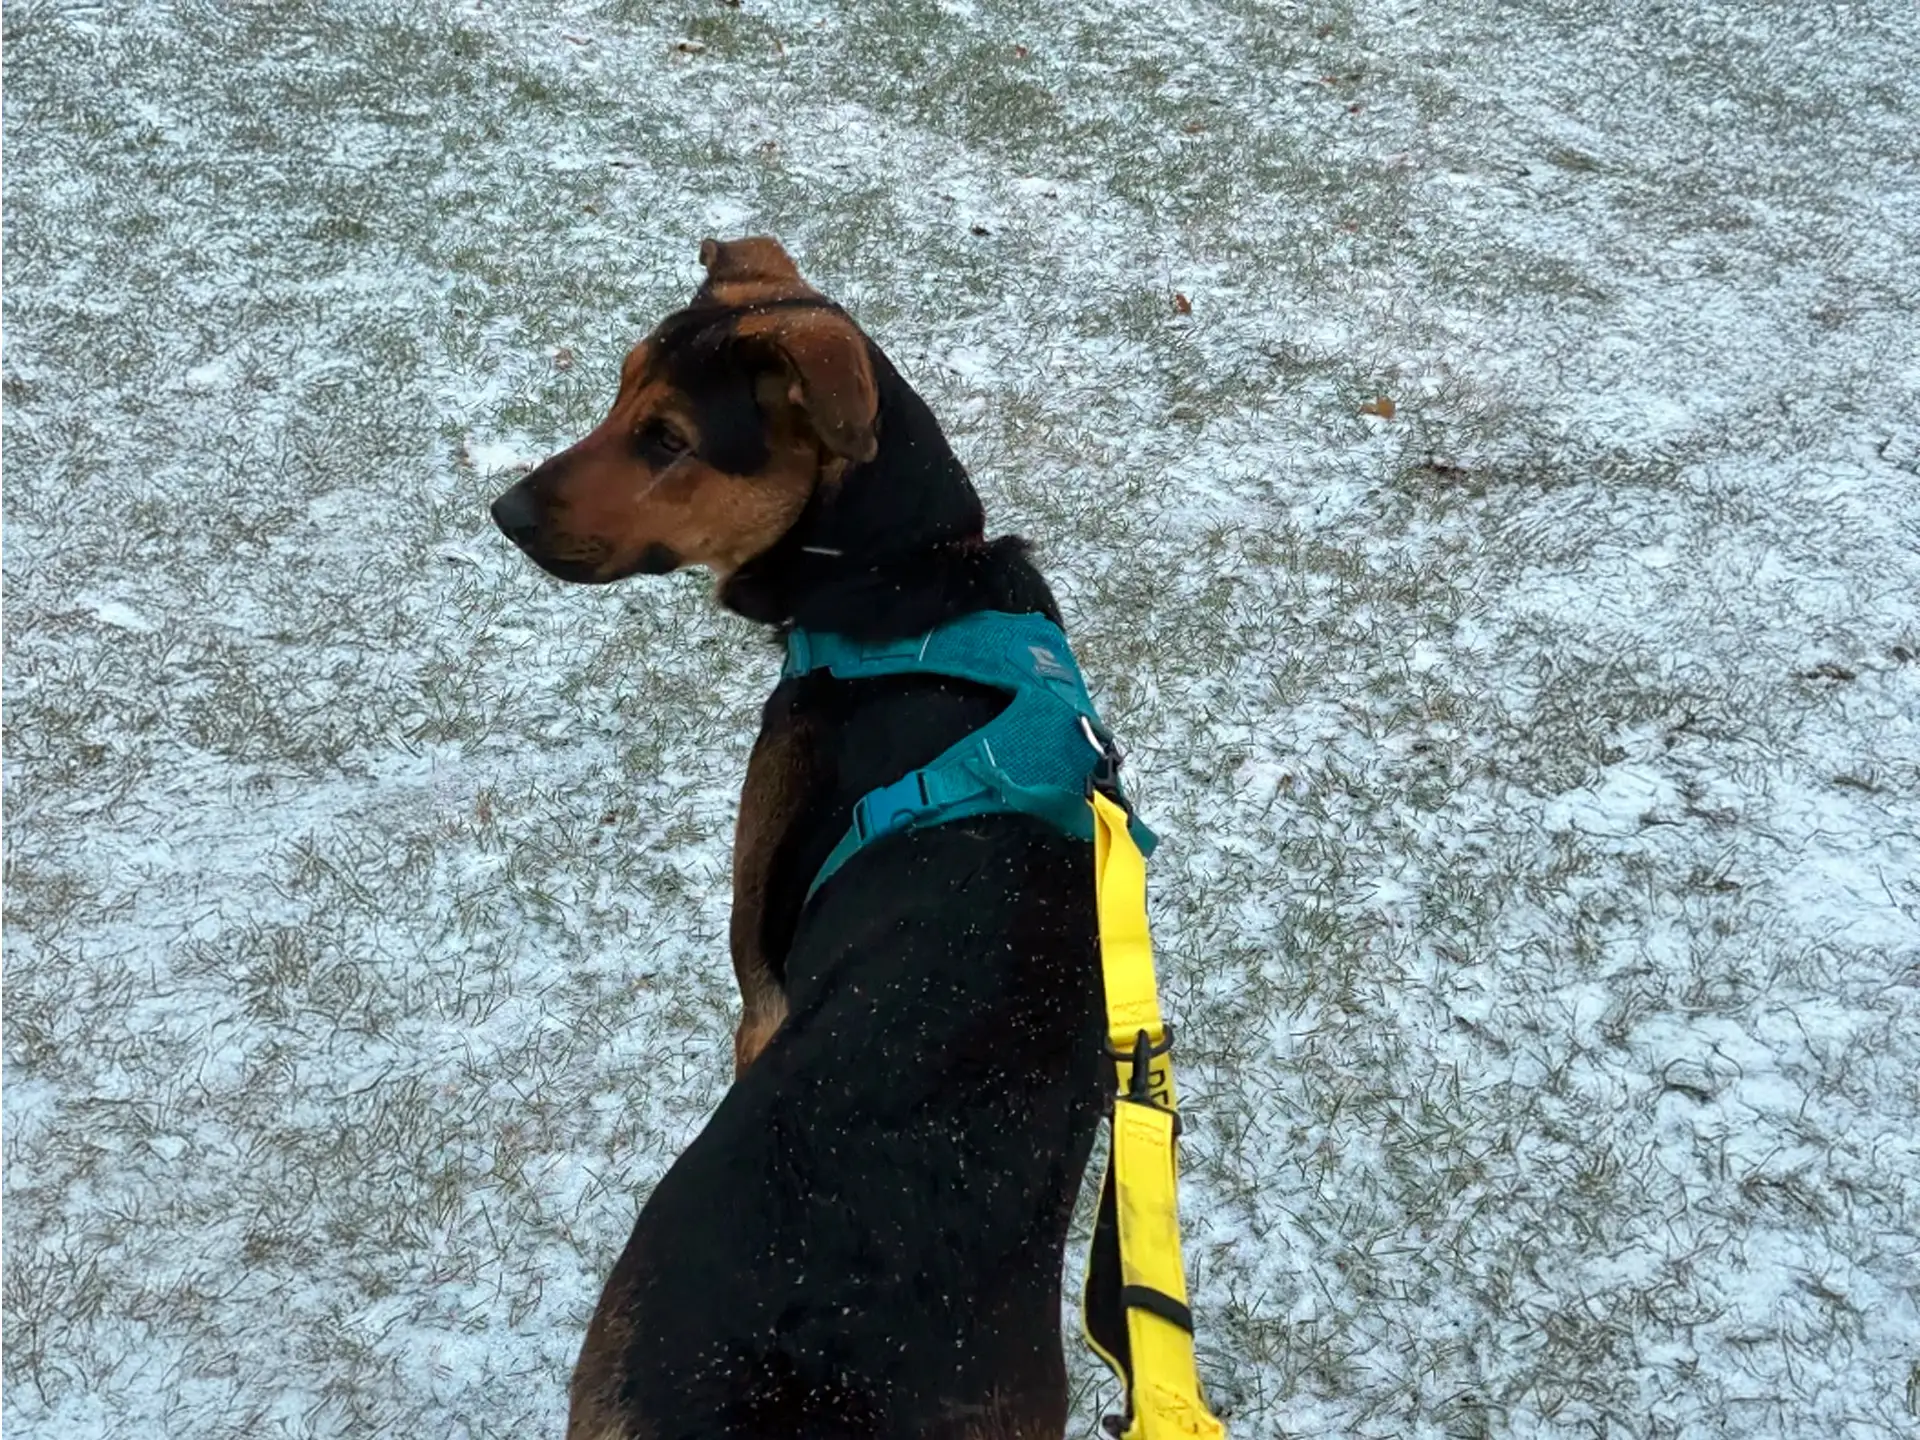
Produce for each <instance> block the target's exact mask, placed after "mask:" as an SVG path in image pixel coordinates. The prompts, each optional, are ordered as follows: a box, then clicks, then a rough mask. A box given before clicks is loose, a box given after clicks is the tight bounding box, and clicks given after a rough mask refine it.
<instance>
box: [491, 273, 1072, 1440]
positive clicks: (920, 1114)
mask: <svg viewBox="0 0 1920 1440" xmlns="http://www.w3.org/2000/svg"><path fill="white" fill-rule="evenodd" d="M700 258H701V261H702V263H703V264H704V265H705V266H706V269H707V279H706V282H705V283H704V284H703V285H702V286H701V287H700V288H699V290H698V292H697V293H696V294H695V295H694V297H693V302H692V304H691V305H689V306H688V307H687V308H686V309H684V310H681V311H679V312H677V313H676V314H673V315H671V316H669V317H668V318H667V319H665V320H664V321H662V322H661V323H660V325H659V326H658V327H657V328H656V329H655V330H654V331H653V333H652V334H650V335H649V336H647V337H646V339H644V340H642V341H641V342H640V344H639V345H638V346H636V347H635V348H634V350H633V351H632V353H631V354H629V355H628V356H627V359H626V363H625V365H624V367H623V369H622V372H621V379H620V390H619V394H618V396H617V397H616V398H615V400H614V404H613V410H612V412H611V413H610V414H609V415H608V416H607V418H606V420H605V421H604V422H602V423H601V425H600V426H599V427H598V428H597V429H595V430H594V431H593V432H592V433H591V434H590V435H588V436H587V437H586V438H585V439H584V440H582V441H580V442H579V443H578V444H577V445H575V446H573V447H572V448H571V449H569V450H566V451H564V452H563V453H561V454H559V455H556V456H554V457H553V458H552V459H550V460H548V461H547V462H546V463H544V464H543V465H541V466H540V467H539V468H538V469H537V470H535V471H534V472H533V473H532V474H530V475H528V476H527V477H526V478H525V479H524V480H522V481H521V482H520V483H519V484H517V485H515V486H514V487H513V488H512V489H511V490H509V491H508V492H507V493H506V494H504V495H502V496H501V497H500V498H499V500H497V501H496V502H495V503H494V506H493V514H494V518H495V520H496V521H497V522H498V524H499V526H500V528H501V529H502V530H504V531H505V532H506V533H507V535H508V536H510V537H511V538H512V539H513V540H514V542H515V543H516V544H518V545H519V546H520V547H521V548H522V549H523V550H525V551H526V553H527V554H528V555H529V556H531V557H532V558H533V559H534V560H535V561H537V562H538V563H539V564H540V565H542V566H543V567H545V568H546V569H547V570H549V571H550V572H552V573H553V574H555V575H557V576H559V577H561V578H562V579H565V580H576V581H582V582H586V583H604V582H608V581H613V580H619V579H622V578H623V577H626V576H629V575H634V574H659V573H662V572H665V571H668V570H673V569H676V568H678V567H680V566H685V565H705V566H707V567H708V568H709V569H711V570H712V571H713V572H714V574H715V575H716V576H717V577H718V582H719V598H720V601H721V603H722V604H723V605H725V606H727V607H728V608H729V609H732V610H734V611H737V612H738V613H739V614H741V615H744V616H746V617H747V618H749V619H751V620H755V621H760V622H762V623H764V624H766V625H769V626H773V627H776V628H777V629H785V628H787V627H791V626H794V625H800V626H804V627H806V628H808V629H810V630H821V631H829V632H838V633H841V634H845V635H849V636H852V637H855V638H859V639H881V638H893V637H900V636H909V635H916V634H919V633H921V632H924V631H926V630H928V629H930V628H932V627H933V626H935V625H937V624H939V623H941V622H943V621H945V620H949V619H951V618H953V617H955V616H958V615H962V614H966V613H970V612H973V611H978V610H988V609H991V610H1001V611H1011V612H1017V613H1039V614H1042V615H1045V616H1047V617H1049V618H1051V619H1053V620H1054V621H1056V622H1057V621H1058V619H1059V615H1058V612H1057V610H1056V609H1055V606H1054V602H1053V598H1052V596H1051V594H1050V593H1049V592H1048V589H1047V586H1046V583H1045V581H1044V580H1042V579H1041V577H1040V574H1039V572H1038V571H1037V570H1035V568H1034V567H1033V565H1032V564H1031V563H1029V561H1028V559H1027V557H1026V553H1025V546H1024V544H1023V543H1022V542H1021V541H1019V540H1017V539H1012V538H1002V539H998V540H993V541H988V540H987V539H985V537H984V535H983V529H982V527H983V523H984V521H983V515H982V512H981V507H980V501H979V498H978V496H977V495H976V494H975V493H974V490H973V487H972V485H971V483H970V482H969V481H968V479H967V474H966V471H965V469H964V468H962V466H961V464H960V462H959V461H958V460H957V459H955V458H954V455H953V452H952V450H951V449H950V448H949V447H948V445H947V442H946V439H945V437H944V436H943V435H942V434H941V431H940V427H939V425H938V424H937V423H936V422H935V420H934V418H933V416H932V414H931V413H930V412H929V411H928V409H927V407H926V405H925V403H924V402H922V401H921V399H920V398H919V396H917V395H916V394H915V393H914V392H913V390H911V389H910V388H909V387H908V386H907V384H906V382H905V381H904V380H902V379H901V378H900V376H899V374H898V373H897V372H896V371H895V370H894V368H893V366H892V365H891V364H889V363H888V361H887V358H886V356H884V355H883V354H881V352H880V350H879V348H878V347H877V346H875V345H874V344H873V342H872V341H871V340H869V339H868V338H867V337H866V336H865V335H864V334H863V333H862V332H861V331H860V329H859V328H858V327H857V326H856V325H855V324H854V323H853V321H852V320H851V319H849V318H848V316H847V315H846V313H845V312H844V311H842V310H840V309H839V308H838V307H836V306H834V305H832V304H831V303H830V302H828V301H826V300H825V299H824V298H823V297H821V296H820V295H819V294H818V293H817V292H816V291H814V290H813V289H811V288H810V287H809V286H808V285H807V284H806V283H805V282H804V281H803V280H802V279H801V278H800V275H799V272H798V271H797V270H796V269H795V268H794V265H793V262H792V261H791V260H790V259H789V258H788V257H787V254H786V252H785V251H784V250H782V249H781V247H780V246H779V245H778V244H777V243H776V242H775V241H773V240H769V239H748V240H737V241H732V242H728V243H725V244H721V243H716V242H714V241H711V240H709V241H707V242H706V243H705V245H703V246H702V248H701V257H700ZM1006 703H1007V697H1006V695H1005V694H1004V693H1002V692H1000V691H998V690H995V689H991V688H988V687H985V686H979V685H973V684H970V683H965V682H961V681H957V680H951V679H942V678H939V677H935V676H930V675H918V676H903V677H898V678H892V679H866V680H854V681H842V680H836V679H834V678H832V677H831V676H830V675H827V674H826V673H824V672H818V673H815V674H812V675H807V676H803V677H801V678H797V679H788V680H784V681H782V683H781V684H780V685H779V686H778V688H776V689H775V690H774V692H773V694H772V695H771V697H770V698H769V699H768V701H767V703H766V708H765V711H764V714H763V717H762V726H761V731H760V737H759V740H758V742H757V744H756V745H755V747H754V750H753V756H752V759H751V761H750V762H749V764H748V767H747V778H746V787H745V792H744V794H743V795H742V797H741V806H740V817H739V826H738V830H737V833H736V836H735V841H734V904H733V925H732V948H733V964H734V969H735V972H736V973H737V975H738V976H739V980H740V992H741V996H742V999H743V1001H744V1013H743V1015H742V1018H741V1021H740V1028H739V1031H738V1034H737V1036H736V1040H735V1050H734V1064H735V1082H734V1084H733V1087H732V1089H731V1090H730V1091H729V1092H728V1094H727V1096H726V1098H725V1099H724V1100H723V1101H722V1102H721V1104H720V1106H719V1108H718V1109H717V1110H716V1111H715V1112H714V1115H713V1118H712V1119H711V1121H709V1122H708V1124H707V1127H706V1129H705V1130H704V1131H702V1132H701V1134H700V1136H699V1138H698V1139H696V1140H695V1141H694V1142H693V1144H692V1145H691V1146H689V1147H688V1149H687V1151H686V1153H685V1154H683V1155H682V1156H681V1157H680V1158H679V1160H678V1161H677V1162H675V1164H674V1165H673V1167H672V1169H671V1170H669V1171H668V1172H667V1175H666V1176H665V1178H664V1179H662V1180H661V1182H660V1183H659V1185H658V1186H657V1187H656V1188H655V1189H654V1191H653V1194H652V1195H651V1197H649V1199H648V1200H647V1202H646V1205H645V1207H644V1208H643V1209H642V1210H641V1212H640V1218H639V1221H638V1223H637V1224H636V1225H635V1226H634V1231H633V1236H632V1238H631V1239H630V1240H629V1241H628V1242H627V1247H626V1250H625V1252H624V1253H623V1254H622V1255H621V1257H620V1260H619V1263H618V1264H617V1265H616V1266H615V1267H614V1271H613V1275H612V1277H611V1279H610V1280H609V1281H608V1282H607V1287H606V1290H605V1293H604V1294H603V1295H602V1296H601V1298H600V1304H599V1308H598V1309H597V1310H596V1312H595V1314H594V1317H593V1321H592V1324H591V1326H590V1328H589V1330H588V1333H587V1339H586V1343H585V1345H584V1347H583V1348H582V1351H581V1354H580V1360H579V1364H578V1366H577V1368H576V1369H575V1371H574V1376H573V1389H572V1413H571V1419H570V1421H569V1425H568V1435H569V1437H570V1440H695V1437H743V1440H745V1437H768V1440H772V1437H780V1440H814V1437H819V1440H840V1437H868V1436H872V1437H882V1436H884V1437H895V1436H898V1437H912V1440H948V1437H951V1440H1015V1437H1018V1440H1029V1437H1033V1440H1037V1437H1041V1436H1046V1437H1058V1436H1059V1435H1060V1434H1061V1433H1062V1431H1063V1429H1064V1426H1065V1420H1066V1406H1067V1394H1066V1374H1065V1367H1064V1364H1063V1360H1062V1355H1061V1341H1060V1331H1061V1305H1060V1277H1061V1259H1062V1250H1063V1247H1064V1245H1065V1241H1066V1236H1067V1223H1068V1216H1069V1212H1070V1211H1071V1210H1072V1208H1073V1203H1074V1197H1075V1195H1076V1194H1077V1192H1078V1190H1079V1186H1080V1179H1081V1174H1082V1171H1083V1170H1084V1168H1085V1166H1086V1163H1087V1156H1088V1151H1089V1149H1090V1148H1091V1146H1092V1143H1093V1137H1094V1132H1095V1130H1096V1128H1097V1127H1098V1124H1099V1121H1100V1117H1101V1113H1102V1105H1103V1094H1104V1088H1103V1082H1104V1080H1105V1079H1106V1077H1107V1076H1108V1074H1109V1073H1110V1070H1109V1067H1108V1066H1107V1064H1106V1062H1105V1061H1104V1060H1103V1058H1102V1039H1103V1034H1104V1020H1103V1014H1102V1009H1101V989H1100V985H1101V981H1100V973H1099V962H1098V953H1097V948H1098V947H1097V942H1096V935H1095V918H1094V910H1093V899H1092V882H1091V862H1090V858H1089V847H1088V846H1087V845H1086V844H1085V843H1083V842H1081V841H1077V840H1073V839H1070V838H1068V837H1067V836H1065V835H1063V834H1061V833H1060V832H1059V831H1057V830H1055V829H1054V828H1051V827H1050V826H1048V825H1046V824H1045V823H1043V822H1042V821H1039V820H1036V819H1033V818H1031V817H1028V816H1023V815H1013V814H1001V815H989V816H984V817H979V818H974V819H968V820H960V821H955V822H952V823H948V824H944V825H936V826H932V827H930V828H925V829H917V830H909V831H906V832H903V833H899V834H895V835H892V836H889V837H886V838H884V839H882V840H880V841H878V842H877V843H875V844H873V845H872V846H870V847H869V848H866V849H863V850H861V851H860V852H859V853H858V854H856V855H855V856H854V857H853V858H852V859H851V860H849V861H848V862H847V863H846V864H845V866H844V867H843V868H841V869H840V870H839V871H838V872H837V873H835V874H834V876H833V878H832V879H831V880H830V881H828V882H827V883H826V884H825V885H824V886H823V887H822V888H821V889H820V890H819V892H818V893H817V894H815V895H814V896H813V897H812V899H811V900H808V899H807V888H808V885H809V884H810V882H811V881H812V878H813V876H814V875H815V873H816V872H817V871H818V870H819V868H820V865H821V862H822V861H823V860H825V859H826V858H827V855H828V853H829V851H830V850H831V849H832V848H833V846H834V844H835V842H836V841H837V840H839V839H840V837H841V836H842V835H843V834H845V833H846V830H847V827H848V823H849V818H850V815H851V813H852V809H853V806H854V804H855V802H856V801H857V800H858V799H859V798H860V797H861V796H862V795H864V794H866V793H867V792H868V791H871V790H873V789H875V788H876V787H878V786H881V785H884V784H886V783H888V782H890V781H893V780H896V779H898V778H899V777H900V776H902V775H903V774H905V773H906V772H908V771H910V770H912V769H914V768H915V767H918V766H921V765H925V764H926V763H928V762H929V761H930V760H932V759H933V758H934V757H935V756H936V755H938V754H939V753H940V752H941V751H943V750H944V749H946V748H947V747H948V746H949V745H951V744H953V743H954V742H956V741H958V740H959V739H961V738H962V737H963V736H965V735H967V734H968V733H970V732H972V731H974V730H977V729H978V728H979V727H981V726H982V725H983V724H985V723H986V722H987V721H988V720H990V719H991V718H992V717H993V716H994V715H996V714H997V713H998V712H999V711H1000V709H1001V708H1002V707H1003V706H1004V705H1005V704H1006Z"/></svg>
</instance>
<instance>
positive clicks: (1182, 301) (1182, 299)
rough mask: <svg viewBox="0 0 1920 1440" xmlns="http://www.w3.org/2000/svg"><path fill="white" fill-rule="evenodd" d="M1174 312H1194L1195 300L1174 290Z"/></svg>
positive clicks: (1178, 313) (1181, 313)
mask: <svg viewBox="0 0 1920 1440" xmlns="http://www.w3.org/2000/svg"><path fill="white" fill-rule="evenodd" d="M1173 313H1174V314H1176V315H1191V314H1192V313H1193V302H1192V301H1191V300H1189V299H1188V298H1187V297H1186V296H1184V295H1182V294H1181V293H1180V292H1179V291H1178V290H1176V291H1174V292H1173Z"/></svg>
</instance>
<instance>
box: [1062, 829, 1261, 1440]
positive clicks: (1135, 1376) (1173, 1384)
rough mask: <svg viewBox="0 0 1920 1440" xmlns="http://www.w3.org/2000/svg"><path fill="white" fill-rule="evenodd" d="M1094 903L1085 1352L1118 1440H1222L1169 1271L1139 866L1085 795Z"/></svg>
mask: <svg viewBox="0 0 1920 1440" xmlns="http://www.w3.org/2000/svg"><path fill="white" fill-rule="evenodd" d="M1092 803H1093V857H1094V858H1093V866H1094V894H1095V899H1096V902H1097V905H1098V908H1099V916H1100V968H1101V975H1102V979H1103V982H1104V985H1105V988H1106V997H1107V1045H1108V1048H1109V1050H1110V1052H1111V1054H1112V1055H1113V1057H1114V1063H1115V1067H1116V1070H1117V1076H1118V1080H1119V1092H1118V1097H1117V1099H1116V1101H1115V1104H1114V1114H1113V1147H1112V1153H1111V1155H1110V1156H1109V1158H1108V1161H1107V1173H1106V1177H1105V1179H1104V1180H1103V1181H1102V1183H1101V1189H1100V1211H1099V1215H1098V1217H1097V1218H1096V1220H1095V1222H1094V1231H1093V1243H1092V1249H1091V1253H1090V1254H1089V1256H1088V1261H1087V1285H1086V1292H1085V1295H1084V1301H1085V1306H1084V1312H1083V1313H1084V1319H1085V1325H1086V1335H1087V1343H1088V1344H1090V1345H1092V1346H1093V1348H1094V1350H1095V1352H1096V1353H1098V1354H1099V1356H1100V1358H1101V1359H1102V1360H1104V1361H1106V1363H1107V1365H1108V1366H1109V1367H1110V1368H1111V1369H1112V1370H1113V1372H1114V1374H1115V1375H1116V1376H1118V1377H1119V1379H1120V1383H1121V1384H1122V1385H1123V1386H1124V1387H1125V1390H1126V1398H1127V1415H1126V1420H1125V1428H1124V1430H1122V1432H1121V1436H1122V1440H1176V1437H1196V1440H1224V1437H1225V1435H1226V1427H1225V1426H1223V1425H1222V1424H1221V1423H1220V1421H1219V1420H1218V1419H1216V1418H1215V1416H1214V1415H1213V1413H1212V1412H1211V1411H1209V1410H1208V1409H1207V1404H1206V1400H1205V1399H1204V1398H1203V1397H1202V1395H1201V1393H1200V1377H1199V1374H1198V1372H1197V1370H1196V1369H1195V1367H1194V1359H1193V1315H1192V1312H1191V1311H1190V1310H1189V1309H1188V1308H1187V1276H1186V1268H1185V1266H1184V1265H1183V1264H1182V1262H1181V1259H1180V1215H1179V1207H1178V1185H1177V1176H1176V1166H1175V1162H1174V1138H1175V1133H1176V1129H1177V1117H1176V1114H1175V1108H1174V1090H1173V1061H1172V1056H1171V1051H1172V1043H1171V1040H1170V1038H1169V1032H1168V1028H1167V1025H1166V1022H1165V1021H1164V1020H1163V1019H1162V1018H1161V1015H1160V999H1159V995H1158V992H1157V991H1156V989H1155V986H1154V978H1153V942H1152V939H1151V937H1150V936H1149V934H1148V931H1147V864H1146V858H1145V857H1144V856H1143V855H1142V854H1141V853H1140V847H1139V846H1138V845H1136V844H1135V843H1134V841H1133V836H1132V834H1131V832H1130V830H1129V828H1128V817H1127V813H1126V811H1124V810H1122V809H1121V808H1120V806H1118V805H1116V804H1115V803H1114V802H1113V801H1111V800H1109V799H1107V797H1106V796H1104V795H1102V794H1100V793H1099V792H1097V791H1096V792H1094V794H1093V796H1092Z"/></svg>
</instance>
